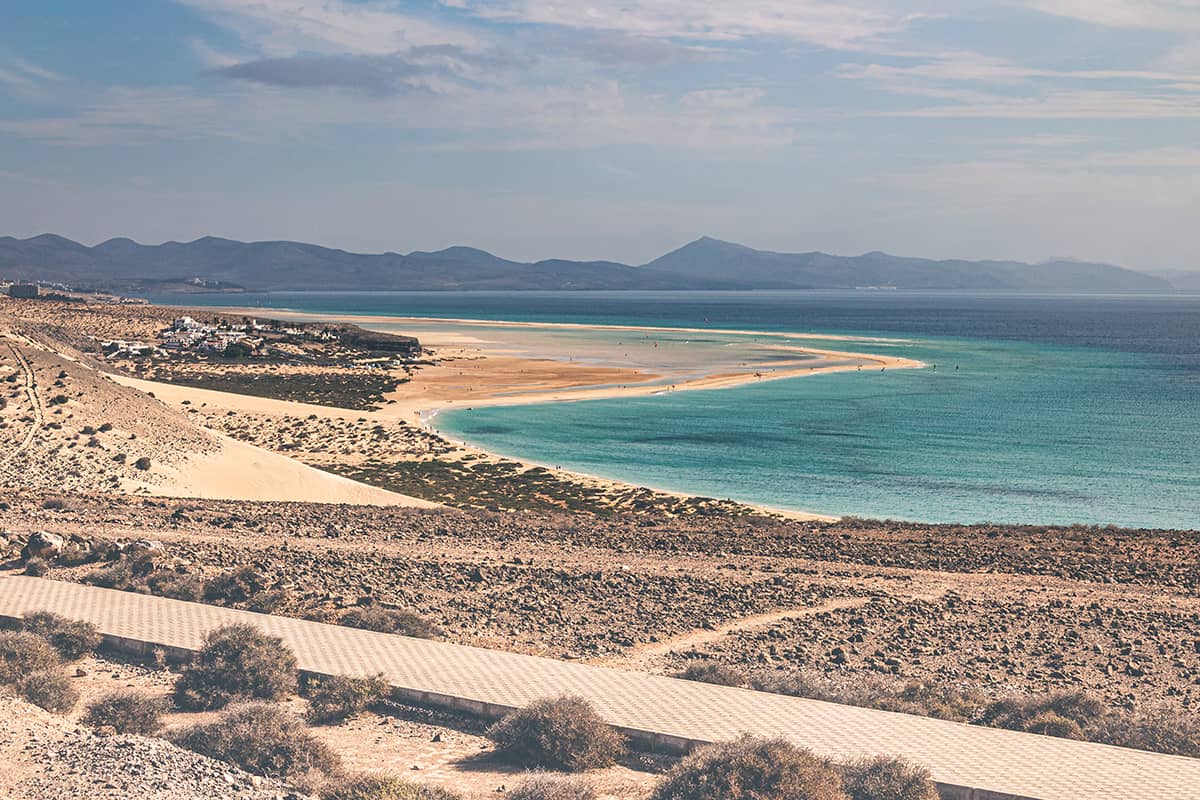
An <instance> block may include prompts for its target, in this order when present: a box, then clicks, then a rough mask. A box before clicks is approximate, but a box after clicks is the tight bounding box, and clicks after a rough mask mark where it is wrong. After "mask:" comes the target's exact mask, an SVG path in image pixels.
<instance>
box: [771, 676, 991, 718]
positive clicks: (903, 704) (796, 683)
mask: <svg viewBox="0 0 1200 800" xmlns="http://www.w3.org/2000/svg"><path fill="white" fill-rule="evenodd" d="M751 686H752V687H753V688H755V689H757V690H759V691H761V692H771V693H772V694H786V695H789V696H791V697H807V698H810V699H812V700H826V701H828V702H831V703H842V704H844V705H851V706H861V707H863V708H878V709H880V710H882V711H896V712H899V713H901V714H918V715H920V716H925V717H935V718H937V719H945V720H952V721H955V722H971V721H974V720H975V719H977V718H978V717H979V715H980V714H981V713H982V712H983V710H984V708H985V707H986V705H987V702H988V701H987V699H986V698H985V697H984V696H983V695H982V694H981V693H979V692H976V691H971V690H966V689H962V688H958V687H952V686H945V685H942V684H938V683H934V682H932V681H908V682H905V683H901V682H899V681H897V680H896V679H894V678H888V677H884V676H871V675H866V676H859V677H857V678H856V679H855V681H854V682H853V683H852V684H850V685H839V684H836V683H834V682H833V681H832V680H830V678H829V677H828V676H826V675H824V674H822V673H819V672H814V671H811V670H791V671H788V672H773V673H768V674H765V675H756V676H755V677H754V678H753V680H751Z"/></svg>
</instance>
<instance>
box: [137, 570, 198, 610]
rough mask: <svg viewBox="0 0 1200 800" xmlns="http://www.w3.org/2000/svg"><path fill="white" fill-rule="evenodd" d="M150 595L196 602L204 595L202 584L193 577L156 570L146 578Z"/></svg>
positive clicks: (170, 571)
mask: <svg viewBox="0 0 1200 800" xmlns="http://www.w3.org/2000/svg"><path fill="white" fill-rule="evenodd" d="M146 586H147V587H148V588H149V589H150V593H151V594H155V595H158V596H159V597H170V598H171V599H172V600H187V601H188V602H192V603H195V602H198V601H199V600H200V598H201V597H202V596H203V595H204V582H203V581H202V580H200V579H199V578H198V577H196V576H195V575H184V574H181V573H178V572H174V571H172V570H167V569H163V570H157V571H155V572H152V573H150V575H149V576H147V578H146Z"/></svg>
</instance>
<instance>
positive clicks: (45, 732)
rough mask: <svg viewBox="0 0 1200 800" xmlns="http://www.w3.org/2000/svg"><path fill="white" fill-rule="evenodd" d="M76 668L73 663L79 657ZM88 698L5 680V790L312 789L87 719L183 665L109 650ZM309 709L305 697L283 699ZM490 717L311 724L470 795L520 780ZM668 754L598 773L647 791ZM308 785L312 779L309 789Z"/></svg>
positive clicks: (162, 796)
mask: <svg viewBox="0 0 1200 800" xmlns="http://www.w3.org/2000/svg"><path fill="white" fill-rule="evenodd" d="M76 666H77V667H78V669H75V667H76ZM72 669H73V670H74V673H75V677H74V678H73V679H72V683H73V685H74V686H75V688H76V689H77V690H78V691H79V692H80V694H81V698H80V702H79V703H78V704H77V705H76V707H75V708H74V709H73V710H72V711H71V712H69V713H68V714H66V715H62V716H59V715H54V714H50V713H48V712H45V711H43V710H42V709H40V708H37V707H36V706H32V705H30V704H29V703H27V702H25V701H23V700H20V699H18V698H16V697H12V696H10V695H7V694H4V693H3V692H4V691H5V690H3V689H0V796H2V797H4V798H11V800H45V798H48V797H62V798H95V800H129V798H139V800H141V799H142V798H148V799H149V800H216V799H217V798H220V799H221V800H304V798H307V797H308V795H307V791H301V790H299V789H297V788H296V787H291V786H288V785H286V784H284V783H281V782H279V781H274V780H268V779H264V778H260V777H258V776H255V775H249V774H247V773H245V772H243V771H241V770H240V769H237V768H235V767H232V766H230V765H228V764H225V763H223V762H219V761H214V760H212V759H209V758H205V757H203V756H199V755H197V754H195V753H192V752H190V751H187V750H183V749H181V748H179V747H176V746H175V745H172V744H170V743H169V742H167V741H166V740H164V739H162V738H159V737H145V736H118V735H105V734H103V733H101V732H97V731H96V730H94V729H92V728H90V727H87V726H86V725H83V724H82V723H81V718H82V717H83V715H84V713H85V710H86V708H87V705H88V704H89V703H90V702H92V701H93V700H95V699H97V698H99V697H101V696H103V695H105V694H107V693H109V692H112V691H116V690H127V689H133V690H137V691H139V692H143V693H145V694H149V695H159V696H166V695H168V694H169V693H170V691H171V687H172V685H173V682H174V680H175V677H176V675H175V673H174V672H172V671H169V670H168V669H165V668H159V667H156V666H154V665H152V664H143V663H139V662H136V661H131V660H129V659H126V658H123V657H119V656H115V655H112V654H105V655H102V656H89V657H88V658H86V659H84V660H83V661H81V662H79V663H78V664H77V665H72ZM284 704H285V706H286V707H287V709H288V710H289V711H291V712H292V713H294V714H296V715H298V716H303V715H304V713H305V709H306V705H305V701H304V700H302V699H300V698H298V697H293V698H290V699H288V700H286V701H284ZM214 716H215V714H214V713H213V712H199V713H188V712H179V711H175V712H172V713H170V714H168V715H167V716H166V718H165V719H164V723H165V724H164V732H169V731H171V730H173V729H178V728H182V727H186V726H187V725H190V724H193V723H195V722H207V721H210V720H211V719H212V718H213V717H214ZM485 728H486V723H483V722H481V721H479V720H477V719H473V718H469V717H462V716H458V715H454V714H450V713H444V712H438V711H429V710H424V709H416V708H411V707H408V706H403V705H398V704H386V705H385V706H382V707H380V708H377V709H375V710H373V711H370V712H364V713H362V714H360V715H358V716H356V717H352V718H351V719H348V720H345V721H343V722H341V723H338V724H333V725H320V726H312V727H311V728H310V730H311V731H312V732H313V733H314V734H315V735H316V736H317V737H318V738H320V739H322V740H324V741H325V742H326V743H327V744H328V745H329V746H330V747H331V748H332V749H333V751H334V752H335V753H336V754H337V755H338V757H339V758H340V760H341V762H342V766H343V770H344V771H345V772H346V773H347V774H356V773H359V772H374V773H384V774H389V775H395V776H398V777H400V778H403V779H405V780H409V781H412V782H416V783H425V784H431V785H438V786H446V787H448V788H452V789H454V790H455V791H457V792H459V793H461V794H462V795H463V796H465V797H466V798H471V799H474V798H484V797H494V796H496V795H497V794H498V793H503V792H504V791H505V790H507V789H511V788H513V787H515V786H516V785H517V784H519V783H520V781H521V779H522V777H523V773H522V772H521V771H520V770H516V769H513V768H512V767H510V766H508V765H506V764H504V763H501V762H499V761H498V760H496V759H495V758H493V757H491V755H490V750H491V743H490V741H489V740H488V739H487V738H486V737H485V736H484V729H485ZM667 763H669V759H663V758H657V757H652V756H645V755H638V754H633V755H630V756H628V757H627V758H625V759H623V761H622V763H621V764H619V765H617V766H614V767H611V768H608V769H605V770H600V771H598V772H594V773H590V774H589V775H588V776H587V780H588V782H589V783H591V784H592V785H593V786H594V787H595V788H596V789H597V791H598V793H599V795H600V797H601V798H603V800H642V798H644V797H645V795H646V794H647V792H648V790H649V788H650V787H651V786H652V785H653V784H654V782H655V781H656V780H657V776H658V774H659V773H660V772H661V771H662V768H663V766H664V765H665V764H667ZM307 788H308V787H305V789H306V790H307Z"/></svg>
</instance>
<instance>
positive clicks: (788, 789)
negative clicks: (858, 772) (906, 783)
mask: <svg viewBox="0 0 1200 800" xmlns="http://www.w3.org/2000/svg"><path fill="white" fill-rule="evenodd" d="M652 798H653V800H847V795H846V792H845V790H844V789H843V787H842V777H841V775H840V774H838V771H837V770H836V769H835V768H834V767H833V766H832V765H830V764H829V762H827V761H825V760H823V759H820V758H817V757H816V756H814V755H813V754H812V753H810V752H809V751H807V750H803V749H801V748H798V747H796V746H795V745H793V744H792V743H790V742H788V741H786V740H784V739H759V738H754V737H750V736H743V737H742V738H740V739H737V740H735V741H732V742H725V743H722V744H714V745H709V746H708V747H702V748H700V749H699V750H697V751H696V752H694V753H692V754H691V755H689V756H687V757H686V758H684V759H683V760H682V761H680V762H679V764H677V765H676V766H675V767H674V768H673V769H672V770H671V771H670V772H669V773H667V776H666V778H665V779H664V780H663V781H662V783H660V784H659V785H658V786H657V787H656V788H655V790H654V794H653V795H652Z"/></svg>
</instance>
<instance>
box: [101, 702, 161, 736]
mask: <svg viewBox="0 0 1200 800" xmlns="http://www.w3.org/2000/svg"><path fill="white" fill-rule="evenodd" d="M166 712H167V701H166V700H165V699H163V698H161V697H155V696H153V695H148V694H144V693H142V692H133V691H120V692H113V693H111V694H106V695H104V697H101V698H100V699H99V700H97V701H95V702H94V703H92V704H91V705H90V706H88V709H87V713H86V714H85V715H84V717H83V722H84V724H86V725H91V726H92V727H95V728H102V727H106V726H107V727H111V728H113V729H114V730H116V732H117V733H136V734H140V735H142V736H152V735H153V734H155V733H158V730H159V728H161V727H162V715H163V714H165V713H166Z"/></svg>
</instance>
